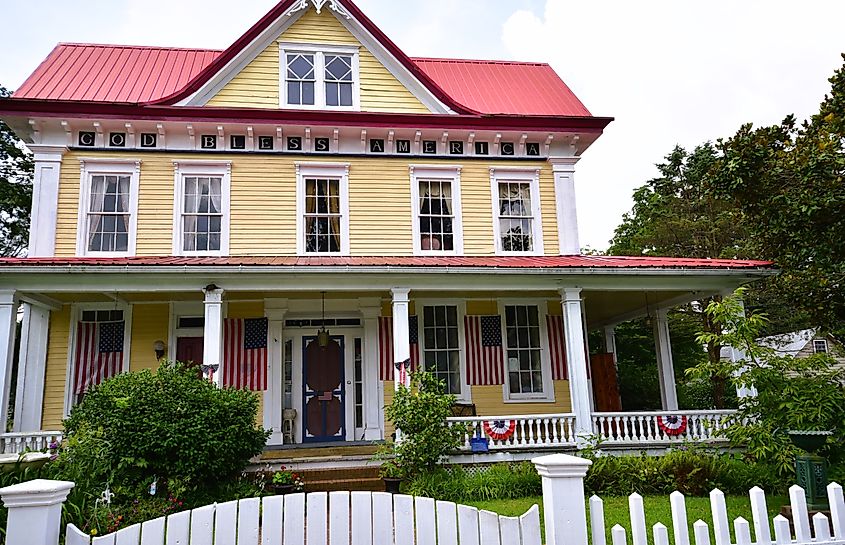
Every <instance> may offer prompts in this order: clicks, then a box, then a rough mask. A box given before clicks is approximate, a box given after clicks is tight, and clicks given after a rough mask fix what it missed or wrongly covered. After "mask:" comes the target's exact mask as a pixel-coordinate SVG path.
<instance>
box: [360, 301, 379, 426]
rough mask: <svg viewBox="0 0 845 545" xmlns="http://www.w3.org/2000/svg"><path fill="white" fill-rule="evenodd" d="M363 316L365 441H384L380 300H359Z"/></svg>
mask: <svg viewBox="0 0 845 545" xmlns="http://www.w3.org/2000/svg"><path fill="white" fill-rule="evenodd" d="M359 308H360V309H361V316H362V317H363V319H364V367H363V370H364V374H363V377H362V378H363V380H364V440H365V441H378V440H380V439H382V435H383V433H382V429H381V408H382V406H383V405H384V400H383V398H382V396H380V395H379V381H380V379H379V371H378V365H379V357H378V318H379V316H380V315H381V305H380V301H379V300H378V299H372V300H370V299H361V300H359Z"/></svg>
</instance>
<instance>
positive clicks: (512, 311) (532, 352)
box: [505, 305, 546, 399]
mask: <svg viewBox="0 0 845 545" xmlns="http://www.w3.org/2000/svg"><path fill="white" fill-rule="evenodd" d="M505 343H506V347H505V353H506V355H507V390H508V393H509V397H510V398H512V399H519V398H543V397H546V385H545V380H544V374H543V358H542V353H543V349H542V344H541V340H540V312H539V308H538V307H537V306H536V305H506V306H505Z"/></svg>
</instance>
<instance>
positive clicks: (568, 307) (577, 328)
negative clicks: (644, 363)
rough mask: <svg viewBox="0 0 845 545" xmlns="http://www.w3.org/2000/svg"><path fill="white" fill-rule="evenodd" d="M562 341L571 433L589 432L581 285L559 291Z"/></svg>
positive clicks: (587, 383)
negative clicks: (564, 345)
mask: <svg viewBox="0 0 845 545" xmlns="http://www.w3.org/2000/svg"><path fill="white" fill-rule="evenodd" d="M560 295H561V303H562V305H563V327H564V337H565V341H566V365H567V367H568V370H569V394H570V398H571V400H572V412H573V413H574V414H575V434H576V435H577V436H581V437H583V436H585V435H592V433H593V425H592V413H591V405H592V403H591V400H590V398H591V397H592V395H591V393H590V384H589V382H588V381H587V347H586V345H585V344H584V326H583V321H584V320H583V316H582V314H581V288H566V289H562V290H560Z"/></svg>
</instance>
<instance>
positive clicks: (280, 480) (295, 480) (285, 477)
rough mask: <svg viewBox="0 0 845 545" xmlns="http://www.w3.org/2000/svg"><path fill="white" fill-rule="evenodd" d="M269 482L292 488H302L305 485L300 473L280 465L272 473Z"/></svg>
mask: <svg viewBox="0 0 845 545" xmlns="http://www.w3.org/2000/svg"><path fill="white" fill-rule="evenodd" d="M271 482H272V483H273V484H274V485H276V486H287V485H290V486H293V487H294V490H302V489H303V488H304V487H305V481H303V480H302V475H300V474H299V473H296V472H294V471H291V470H290V469H288V468H286V467H285V466H282V467H281V469H280V470H279V471H276V472H275V473H273V476H272V478H271Z"/></svg>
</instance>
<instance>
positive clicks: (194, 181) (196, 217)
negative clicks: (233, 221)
mask: <svg viewBox="0 0 845 545" xmlns="http://www.w3.org/2000/svg"><path fill="white" fill-rule="evenodd" d="M183 180H184V184H185V200H184V209H183V211H182V250H183V251H185V252H219V251H220V239H221V233H222V226H223V197H222V189H221V188H222V178H221V177H219V176H185V177H184V179H183Z"/></svg>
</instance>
